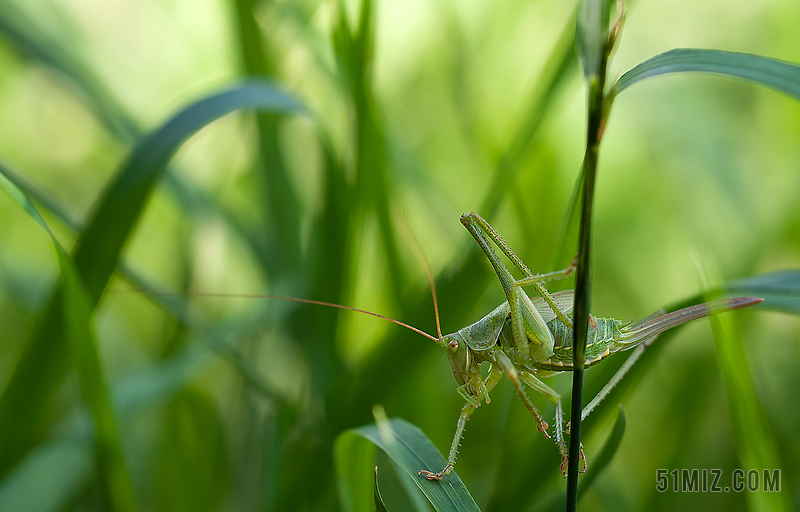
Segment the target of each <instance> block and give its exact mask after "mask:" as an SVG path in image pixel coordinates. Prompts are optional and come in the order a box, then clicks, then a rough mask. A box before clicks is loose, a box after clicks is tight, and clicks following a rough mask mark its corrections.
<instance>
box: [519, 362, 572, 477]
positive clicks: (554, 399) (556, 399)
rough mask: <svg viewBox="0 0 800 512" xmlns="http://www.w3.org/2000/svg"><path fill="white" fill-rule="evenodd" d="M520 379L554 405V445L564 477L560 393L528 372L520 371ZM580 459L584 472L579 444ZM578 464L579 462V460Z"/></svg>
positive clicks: (564, 454) (562, 422) (564, 451)
mask: <svg viewBox="0 0 800 512" xmlns="http://www.w3.org/2000/svg"><path fill="white" fill-rule="evenodd" d="M520 379H522V382H524V383H525V384H527V385H528V386H529V387H530V388H531V389H533V390H534V391H537V392H539V393H541V394H543V395H544V396H546V397H547V399H548V400H550V403H552V404H553V405H555V407H556V446H558V453H559V454H560V455H561V473H562V474H563V475H564V476H565V477H566V475H567V465H568V463H569V457H568V450H567V443H566V441H565V440H564V428H563V424H564V413H563V412H562V410H561V395H559V394H558V393H556V392H555V390H553V389H552V388H551V387H550V386H548V385H547V384H545V383H544V382H542V381H541V380H539V379H538V378H537V377H536V376H535V375H533V374H532V373H529V372H520ZM580 460H582V461H583V468H582V469H581V473H586V467H587V466H586V457H585V456H584V455H583V445H581V451H580ZM579 464H580V462H579Z"/></svg>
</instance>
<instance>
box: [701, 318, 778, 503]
mask: <svg viewBox="0 0 800 512" xmlns="http://www.w3.org/2000/svg"><path fill="white" fill-rule="evenodd" d="M709 320H710V321H711V330H712V331H713V333H714V346H715V348H716V350H717V357H718V359H719V365H720V369H721V371H722V378H723V380H724V381H725V388H726V390H727V394H728V409H729V410H730V414H731V425H732V427H733V437H734V440H735V443H736V452H737V454H738V456H739V461H740V462H741V464H742V466H743V467H744V469H745V470H751V469H755V470H758V471H759V472H760V471H763V470H770V471H773V470H775V469H778V468H780V467H781V464H780V459H779V456H778V447H777V444H776V442H775V436H774V435H773V433H772V430H771V429H770V427H769V422H768V421H767V417H766V414H765V413H764V409H763V407H762V406H761V402H760V401H759V399H758V395H757V394H756V390H755V386H754V385H753V377H752V374H751V372H750V365H749V364H748V362H747V353H746V352H745V350H744V344H743V343H742V336H741V334H740V329H738V328H737V327H736V324H735V322H734V321H733V320H734V319H733V318H731V316H730V315H724V314H723V315H713V316H711V317H710V318H709ZM789 496H790V495H789V494H787V493H778V492H775V493H773V492H748V493H746V494H745V499H746V500H747V503H748V509H749V510H759V511H761V510H765V511H766V510H769V511H781V510H793V507H792V505H791V500H790V497H789Z"/></svg>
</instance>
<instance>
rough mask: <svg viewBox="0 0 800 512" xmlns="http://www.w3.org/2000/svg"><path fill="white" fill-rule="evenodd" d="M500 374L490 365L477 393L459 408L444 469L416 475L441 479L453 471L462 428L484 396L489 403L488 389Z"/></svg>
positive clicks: (497, 379) (495, 383)
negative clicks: (454, 432) (459, 412)
mask: <svg viewBox="0 0 800 512" xmlns="http://www.w3.org/2000/svg"><path fill="white" fill-rule="evenodd" d="M502 376H503V374H502V372H500V370H499V369H498V368H497V367H496V366H494V365H492V367H491V368H490V369H489V376H488V377H486V380H485V381H483V382H481V383H480V384H481V385H480V391H479V392H478V394H477V395H470V396H469V398H467V403H466V404H465V405H464V407H462V408H461V414H460V415H459V416H458V424H457V426H456V435H455V436H453V443H452V444H451V445H450V453H448V455H447V465H445V467H444V469H442V470H441V471H439V472H438V473H433V472H431V471H428V470H426V469H423V470H420V472H419V473H417V474H418V475H422V476H424V477H425V478H427V479H428V480H441V479H442V478H444V477H445V476H447V475H448V473H450V472H451V471H453V468H454V467H455V466H456V461H457V460H458V446H459V445H460V444H461V438H462V437H463V436H464V428H465V427H466V426H467V420H468V419H469V417H470V416H471V415H472V413H473V412H475V409H477V408H478V407H480V405H481V403H480V402H481V400H482V399H484V398H485V399H486V403H487V404H488V403H489V391H491V390H492V389H493V388H494V387H495V386H496V385H497V383H498V382H499V381H500V377H502ZM479 380H480V379H479ZM465 386H466V385H465ZM465 386H461V387H460V388H459V392H461V390H462V388H463V389H464V390H466V389H467V388H465Z"/></svg>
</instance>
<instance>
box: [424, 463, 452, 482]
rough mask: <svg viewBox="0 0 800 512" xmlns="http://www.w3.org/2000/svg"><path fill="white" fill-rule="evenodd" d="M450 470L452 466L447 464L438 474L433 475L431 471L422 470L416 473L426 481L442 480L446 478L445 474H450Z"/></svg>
mask: <svg viewBox="0 0 800 512" xmlns="http://www.w3.org/2000/svg"><path fill="white" fill-rule="evenodd" d="M451 469H453V466H451V465H449V464H448V465H447V466H445V467H444V469H443V470H442V471H441V472H440V473H433V472H431V471H428V470H425V469H423V470H421V471H420V472H419V473H417V475H418V476H424V477H425V478H427V479H428V480H441V479H442V478H444V477H445V476H447V474H448V473H449V472H450V470H451Z"/></svg>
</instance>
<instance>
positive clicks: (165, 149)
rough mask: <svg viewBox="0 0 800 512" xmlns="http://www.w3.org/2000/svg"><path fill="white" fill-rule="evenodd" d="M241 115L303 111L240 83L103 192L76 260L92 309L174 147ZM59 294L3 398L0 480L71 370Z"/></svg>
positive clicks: (269, 91) (197, 108)
mask: <svg viewBox="0 0 800 512" xmlns="http://www.w3.org/2000/svg"><path fill="white" fill-rule="evenodd" d="M241 109H254V110H266V111H280V112H297V113H300V112H303V108H302V106H301V105H300V103H298V102H297V100H295V99H293V98H292V97H290V96H288V95H286V94H285V93H283V92H282V91H280V90H279V89H278V88H276V87H275V86H273V85H271V84H268V83H265V82H252V83H245V84H241V85H238V86H235V87H232V88H230V89H228V90H225V91H223V92H220V93H218V94H215V95H212V96H209V97H206V98H204V99H201V100H200V101H197V102H195V103H194V104H192V105H190V106H189V107H187V108H185V109H184V110H182V111H181V112H179V113H178V114H177V115H175V116H174V117H173V118H172V119H170V120H169V121H168V122H166V123H165V124H164V125H163V126H162V127H161V128H159V129H158V130H155V131H154V132H152V133H151V134H150V135H149V136H147V137H146V138H144V140H142V141H141V142H140V143H139V144H138V145H137V146H136V148H135V149H134V150H133V151H132V153H131V155H130V157H129V158H128V160H127V162H126V163H125V165H124V166H123V168H122V170H121V171H120V172H119V174H118V175H117V178H116V180H115V181H114V183H113V184H112V185H111V186H110V187H109V188H108V189H107V190H106V191H105V193H104V194H103V196H102V198H101V199H100V201H99V206H98V207H97V208H96V211H95V214H94V216H93V217H92V219H91V220H90V221H89V223H88V226H87V228H86V230H85V231H84V232H83V234H82V235H81V237H80V238H79V239H78V242H77V244H76V249H75V253H74V258H73V261H74V263H75V266H76V267H77V270H78V275H79V277H80V280H81V282H82V283H83V284H84V285H85V287H86V290H87V292H88V295H89V300H90V304H89V307H90V310H93V309H94V308H95V307H96V306H97V303H98V301H99V300H100V296H101V294H102V292H103V290H104V289H105V287H106V284H107V283H108V280H109V279H110V278H111V275H112V273H113V272H114V269H115V268H116V266H117V263H118V261H119V257H120V253H121V251H122V248H123V246H124V244H125V242H126V241H127V239H128V238H129V236H130V233H131V231H132V230H133V227H134V225H135V223H136V221H137V220H138V218H139V217H140V215H141V213H142V211H143V210H144V208H145V206H146V204H147V199H148V198H149V196H150V192H151V191H152V189H153V187H154V185H155V183H156V182H157V180H158V178H159V177H160V176H161V175H162V173H163V171H164V168H165V166H166V164H167V162H168V161H169V159H170V158H171V157H172V155H173V154H174V153H175V152H176V151H177V149H178V147H180V145H181V144H182V143H183V142H184V141H185V140H186V139H187V138H188V137H189V136H190V135H192V134H193V133H195V132H196V131H197V130H199V129H200V128H202V127H204V126H206V125H208V124H209V123H211V122H212V121H214V120H215V119H218V118H219V117H221V116H223V115H226V114H228V113H231V112H233V111H236V110H241ZM59 294H60V291H59V290H57V291H56V292H55V293H54V294H53V295H52V296H51V299H50V301H49V302H48V304H47V305H46V306H45V310H44V311H43V312H42V314H41V315H40V317H39V319H38V320H37V322H36V324H35V325H34V329H33V332H32V333H31V336H30V338H29V339H28V342H27V343H26V345H25V348H24V349H23V352H22V355H21V356H20V359H19V361H18V363H17V366H16V368H15V370H14V373H13V374H12V376H11V379H10V380H9V382H8V385H7V387H6V389H5V391H4V393H3V396H2V397H0V439H3V440H4V442H3V443H2V444H0V476H2V475H4V474H5V473H7V472H8V471H9V470H10V469H11V468H12V467H13V466H14V464H16V463H17V462H18V461H19V460H20V458H21V457H22V455H23V454H24V453H25V452H26V451H27V450H28V448H29V447H30V443H31V441H32V439H33V438H34V435H35V432H36V430H35V428H36V424H37V422H38V419H39V417H40V414H41V411H42V409H43V408H44V406H45V404H46V402H47V400H48V398H49V397H50V396H51V395H52V393H53V391H54V390H55V388H56V386H57V385H58V383H59V382H60V381H61V380H62V378H63V377H64V375H65V374H66V371H67V368H68V367H69V363H68V361H69V357H68V353H67V352H68V349H67V345H66V343H65V331H64V319H63V317H62V315H61V302H60V300H59V299H58V297H60V295H59Z"/></svg>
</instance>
